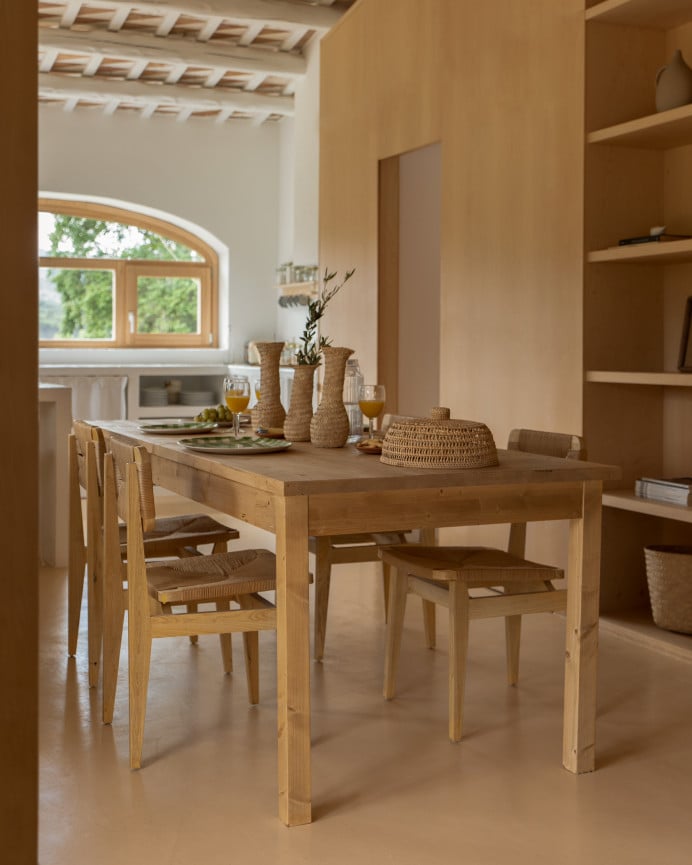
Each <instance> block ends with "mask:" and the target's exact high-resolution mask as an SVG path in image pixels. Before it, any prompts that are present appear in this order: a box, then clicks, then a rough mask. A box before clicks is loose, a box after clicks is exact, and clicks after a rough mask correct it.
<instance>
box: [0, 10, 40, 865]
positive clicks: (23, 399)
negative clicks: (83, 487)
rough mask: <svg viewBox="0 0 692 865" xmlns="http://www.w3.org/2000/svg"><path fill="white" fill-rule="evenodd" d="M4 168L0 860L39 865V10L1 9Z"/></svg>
mask: <svg viewBox="0 0 692 865" xmlns="http://www.w3.org/2000/svg"><path fill="white" fill-rule="evenodd" d="M0 30H1V31H2V32H3V33H5V34H8V36H7V38H6V39H5V40H4V44H3V50H2V52H1V53H0V82H2V83H1V84H0V90H1V92H2V104H3V107H4V110H5V123H4V124H3V134H2V137H1V138H0V159H1V160H2V164H3V166H4V168H5V170H4V172H3V179H2V206H1V207H0V257H1V258H2V262H3V278H2V280H1V281H0V308H1V309H2V310H3V314H2V315H1V316H0V380H1V381H2V393H3V398H4V400H5V405H6V406H7V407H8V409H9V410H10V411H11V412H12V413H14V414H16V412H17V411H21V413H22V417H23V419H24V422H23V423H21V424H4V425H3V427H2V430H1V431H0V476H1V477H2V484H3V495H2V497H0V547H2V553H3V566H2V574H1V575H0V582H1V584H2V601H3V615H2V620H1V624H0V658H2V664H0V694H1V695H2V696H1V697H0V766H2V785H1V787H0V837H2V854H1V855H0V859H2V861H3V862H7V863H10V862H11V863H12V865H36V862H37V859H38V855H37V845H38V838H37V833H38V690H37V685H38V677H37V673H38V493H37V490H38V469H37V456H38V379H37V376H38V360H37V358H38V347H37V338H38V333H37V331H38V328H37V321H38V291H37V288H38V285H37V271H36V236H37V233H36V218H37V217H36V195H37V177H36V159H37V157H36V151H37V147H36V135H37V130H36V92H37V91H36V86H37V80H36V60H35V58H36V8H35V6H32V5H31V4H28V3H26V4H25V3H3V4H1V5H0Z"/></svg>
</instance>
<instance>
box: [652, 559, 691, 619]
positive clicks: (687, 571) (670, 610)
mask: <svg viewBox="0 0 692 865" xmlns="http://www.w3.org/2000/svg"><path fill="white" fill-rule="evenodd" d="M644 558H645V560H646V581H647V583H648V584H649V599H650V600H651V613H652V615H653V618H654V623H655V624H656V625H658V627H659V628H664V629H665V630H666V631H678V632H679V633H681V634H692V547H682V546H649V547H644Z"/></svg>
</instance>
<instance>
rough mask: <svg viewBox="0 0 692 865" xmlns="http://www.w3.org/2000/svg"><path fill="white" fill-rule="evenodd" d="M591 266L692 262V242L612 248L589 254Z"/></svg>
mask: <svg viewBox="0 0 692 865" xmlns="http://www.w3.org/2000/svg"><path fill="white" fill-rule="evenodd" d="M586 260H587V262H588V263H589V264H607V263H608V262H613V263H616V264H624V263H627V262H630V263H632V264H637V263H639V264H675V263H676V262H692V240H667V241H657V242H655V243H632V244H628V245H627V246H611V247H609V248H608V249H596V250H594V251H593V252H589V253H588V255H587V257H586Z"/></svg>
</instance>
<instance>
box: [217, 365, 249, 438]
mask: <svg viewBox="0 0 692 865" xmlns="http://www.w3.org/2000/svg"><path fill="white" fill-rule="evenodd" d="M223 396H224V399H225V400H226V405H227V406H228V408H229V409H230V410H231V414H232V415H233V435H234V436H235V437H236V438H240V413H241V412H243V411H245V409H246V408H247V406H248V403H249V402H250V379H249V378H248V377H247V376H245V375H229V376H226V378H225V379H224V380H223Z"/></svg>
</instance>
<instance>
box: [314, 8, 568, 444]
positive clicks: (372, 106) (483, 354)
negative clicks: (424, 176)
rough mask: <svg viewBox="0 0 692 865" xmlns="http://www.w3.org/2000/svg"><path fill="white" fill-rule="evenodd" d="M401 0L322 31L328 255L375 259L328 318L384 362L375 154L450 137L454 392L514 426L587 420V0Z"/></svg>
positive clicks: (446, 247)
mask: <svg viewBox="0 0 692 865" xmlns="http://www.w3.org/2000/svg"><path fill="white" fill-rule="evenodd" d="M391 10H392V6H391V4H389V3H382V2H369V0H363V2H361V3H360V4H358V6H356V7H355V8H354V9H353V10H352V12H351V13H350V14H349V15H348V16H346V18H345V19H344V20H343V21H342V22H341V24H340V25H339V26H338V27H337V28H335V30H333V31H332V32H331V33H330V34H329V35H328V36H327V37H326V38H325V40H324V41H323V48H322V101H321V114H322V126H321V134H322V147H321V164H320V179H321V198H320V201H321V212H320V258H321V260H322V262H323V263H324V262H329V263H330V266H331V265H332V263H333V262H335V263H338V265H339V266H340V267H342V266H352V265H355V266H357V267H358V270H359V274H360V279H358V280H357V283H358V285H357V290H354V291H349V294H348V298H346V297H343V298H340V302H339V303H338V304H337V303H335V304H334V306H333V308H332V309H331V310H330V313H329V314H328V316H327V320H326V322H325V325H326V327H325V330H326V331H327V332H328V333H329V334H330V335H332V336H334V337H335V340H336V341H337V342H339V343H345V344H348V345H352V346H353V347H355V348H356V351H357V353H358V354H359V356H360V357H361V359H362V361H363V363H364V364H365V365H367V366H370V365H371V363H372V361H373V359H374V357H375V355H376V351H377V346H376V344H375V340H376V336H377V327H376V323H375V322H374V321H371V320H370V317H369V316H368V314H365V315H364V313H363V309H364V308H365V309H371V310H374V309H376V291H377V284H376V276H377V274H376V258H377V234H376V231H375V228H376V223H377V220H376V209H377V192H376V178H377V170H376V169H377V161H378V160H379V159H382V158H386V157H389V156H392V155H395V154H397V153H401V152H405V151H407V150H412V149H414V148H416V147H421V146H423V145H425V144H428V143H430V142H432V141H436V140H438V139H439V140H441V143H442V181H441V186H442V203H441V207H442V225H441V258H442V261H441V294H442V296H441V319H442V333H441V345H440V359H441V401H442V402H443V403H444V404H448V405H450V407H451V408H452V410H453V412H454V413H455V414H457V415H461V416H466V417H472V418H477V419H480V420H485V421H486V422H488V423H489V424H490V426H491V428H492V430H493V432H494V433H495V434H496V437H497V440H498V442H499V443H504V441H505V439H506V437H507V434H508V432H509V429H510V428H511V427H512V426H518V425H525V426H542V427H545V428H550V429H569V430H570V431H572V432H579V431H580V429H581V390H582V387H581V377H582V363H581V315H582V307H581V280H582V249H583V246H582V218H581V202H582V191H583V190H582V162H583V145H582V141H583V103H582V92H583V91H582V87H583V21H582V11H583V4H582V3H581V2H580V0H568V2H561V3H560V4H555V3H554V2H553V0H529V2H524V3H521V4H518V3H516V2H515V0H496V2H494V3H492V4H478V3H476V2H470V0H454V2H452V0H425V2H421V0H417V2H416V0H401V2H397V3H396V15H391V14H390V13H391ZM422 302H424V299H422Z"/></svg>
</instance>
